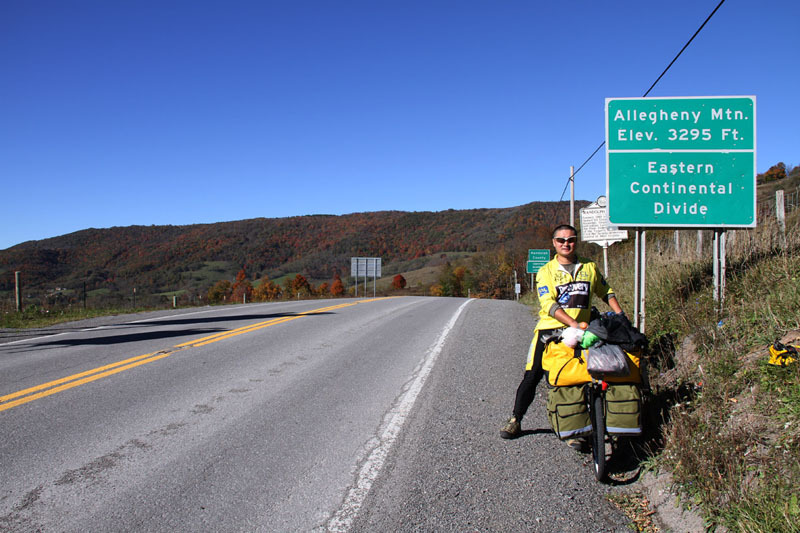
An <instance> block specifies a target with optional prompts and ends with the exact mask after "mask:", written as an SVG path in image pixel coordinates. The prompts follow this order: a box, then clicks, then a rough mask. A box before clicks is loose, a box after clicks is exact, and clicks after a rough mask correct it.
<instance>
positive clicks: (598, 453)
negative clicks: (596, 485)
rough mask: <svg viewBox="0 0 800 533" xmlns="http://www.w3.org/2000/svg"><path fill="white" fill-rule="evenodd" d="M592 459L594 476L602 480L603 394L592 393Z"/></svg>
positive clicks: (603, 438) (603, 463)
mask: <svg viewBox="0 0 800 533" xmlns="http://www.w3.org/2000/svg"><path fill="white" fill-rule="evenodd" d="M591 407H592V460H593V461H594V477H595V478H596V479H597V481H603V479H604V478H605V476H606V421H605V417H604V416H603V395H602V394H592V406H591Z"/></svg>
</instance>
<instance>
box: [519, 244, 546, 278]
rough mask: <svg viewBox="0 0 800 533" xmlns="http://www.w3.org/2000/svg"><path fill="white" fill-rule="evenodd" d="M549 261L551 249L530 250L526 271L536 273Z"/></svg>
mask: <svg viewBox="0 0 800 533" xmlns="http://www.w3.org/2000/svg"><path fill="white" fill-rule="evenodd" d="M548 261H550V250H541V249H539V250H528V264H527V268H526V270H525V272H526V273H528V274H536V272H538V271H539V269H540V268H542V267H543V266H544V265H546V264H547V262H548Z"/></svg>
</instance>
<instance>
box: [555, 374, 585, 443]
mask: <svg viewBox="0 0 800 533" xmlns="http://www.w3.org/2000/svg"><path fill="white" fill-rule="evenodd" d="M583 389H584V386H583V385H571V386H566V387H551V388H550V390H549V392H548V394H547V417H548V418H549V419H550V425H551V426H552V427H553V431H554V432H555V434H556V436H558V438H559V439H574V438H575V437H581V436H584V435H589V434H590V433H591V432H592V421H591V419H590V418H589V411H588V409H587V407H586V400H585V399H584V392H583Z"/></svg>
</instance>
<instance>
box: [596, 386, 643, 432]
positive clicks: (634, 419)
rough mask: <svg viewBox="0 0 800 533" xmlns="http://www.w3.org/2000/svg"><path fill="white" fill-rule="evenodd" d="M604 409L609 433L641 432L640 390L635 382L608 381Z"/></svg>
mask: <svg viewBox="0 0 800 533" xmlns="http://www.w3.org/2000/svg"><path fill="white" fill-rule="evenodd" d="M605 410H606V432H607V433H608V434H609V435H623V436H631V437H632V436H637V435H641V434H642V392H641V390H640V389H639V386H638V385H637V384H635V383H609V384H608V388H607V389H606V404H605Z"/></svg>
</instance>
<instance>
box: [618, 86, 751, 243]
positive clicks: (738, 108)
mask: <svg viewBox="0 0 800 533" xmlns="http://www.w3.org/2000/svg"><path fill="white" fill-rule="evenodd" d="M755 148H756V102H755V97H754V96H716V97H683V98H607V99H606V192H607V197H608V220H609V224H610V225H611V226H623V227H649V226H660V227H696V228H701V227H755V225H756V211H755V209H756V150H755Z"/></svg>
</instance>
